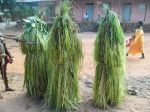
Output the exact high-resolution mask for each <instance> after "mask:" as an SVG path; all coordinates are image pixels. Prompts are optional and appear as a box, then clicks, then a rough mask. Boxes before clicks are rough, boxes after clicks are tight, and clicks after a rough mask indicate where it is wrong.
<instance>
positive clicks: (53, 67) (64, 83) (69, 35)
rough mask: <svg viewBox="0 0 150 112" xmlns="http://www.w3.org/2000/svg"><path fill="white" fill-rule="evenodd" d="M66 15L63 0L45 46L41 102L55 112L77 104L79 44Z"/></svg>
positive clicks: (67, 9)
mask: <svg viewBox="0 0 150 112" xmlns="http://www.w3.org/2000/svg"><path fill="white" fill-rule="evenodd" d="M70 14H71V3H70V2H69V1H66V0H65V1H64V2H62V3H61V5H60V9H59V14H58V16H57V17H56V18H55V20H54V23H53V26H52V28H51V32H50V37H49V41H48V47H47V54H48V59H49V60H48V70H49V71H48V73H49V74H48V75H49V79H48V86H47V91H46V95H45V101H46V103H47V104H48V106H49V107H50V108H51V109H54V110H56V111H57V112H58V111H60V112H67V111H72V110H74V109H76V106H77V104H78V102H79V87H78V73H79V69H80V67H81V66H80V65H81V59H82V56H83V55H82V44H81V41H80V39H79V38H78V37H77V34H76V32H77V25H76V24H75V23H74V21H73V20H72V18H71V16H70Z"/></svg>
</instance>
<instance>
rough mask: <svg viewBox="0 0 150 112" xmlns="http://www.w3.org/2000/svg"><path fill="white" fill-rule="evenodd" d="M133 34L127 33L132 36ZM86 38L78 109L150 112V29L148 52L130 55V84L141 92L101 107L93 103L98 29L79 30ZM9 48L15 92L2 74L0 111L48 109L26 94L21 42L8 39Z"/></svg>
mask: <svg viewBox="0 0 150 112" xmlns="http://www.w3.org/2000/svg"><path fill="white" fill-rule="evenodd" d="M4 33H5V34H17V35H21V32H16V31H5V32H4ZM130 35H131V34H126V38H129V37H130ZM79 37H80V38H81V39H82V42H83V49H84V61H83V67H82V70H81V73H80V76H79V81H80V93H81V98H82V100H81V104H80V105H79V110H78V112H110V111H111V112H150V53H149V51H150V47H149V45H150V38H149V37H150V33H146V34H145V56H146V58H145V59H144V60H141V59H139V56H128V57H127V86H130V87H135V88H136V89H137V90H138V95H136V96H131V95H126V98H125V101H124V102H123V104H122V105H120V107H115V108H110V109H108V110H105V111H104V110H100V109H97V108H96V107H94V105H93V101H92V88H91V84H90V83H92V82H93V79H94V70H95V65H94V60H93V48H94V40H95V37H96V33H92V32H85V33H80V34H79ZM6 43H7V46H8V48H9V51H10V52H11V54H12V55H13V56H14V63H13V64H9V65H8V70H7V72H8V76H9V85H10V86H11V87H12V88H13V89H15V90H16V91H14V92H4V84H3V81H2V79H1V77H0V92H2V96H3V97H4V98H3V99H2V100H0V112H48V110H47V109H44V108H42V107H41V106H40V105H39V104H38V102H35V101H33V100H32V99H30V98H29V97H28V96H27V95H26V91H25V89H23V78H24V75H23V73H24V66H23V65H24V58H25V56H24V55H22V54H21V51H20V50H19V46H18V43H16V42H14V41H12V40H6Z"/></svg>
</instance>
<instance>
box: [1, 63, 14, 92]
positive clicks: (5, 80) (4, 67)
mask: <svg viewBox="0 0 150 112" xmlns="http://www.w3.org/2000/svg"><path fill="white" fill-rule="evenodd" d="M6 67H7V64H5V65H2V67H1V68H2V73H3V80H4V84H5V91H14V90H13V89H11V88H9V86H8V79H7V74H6Z"/></svg>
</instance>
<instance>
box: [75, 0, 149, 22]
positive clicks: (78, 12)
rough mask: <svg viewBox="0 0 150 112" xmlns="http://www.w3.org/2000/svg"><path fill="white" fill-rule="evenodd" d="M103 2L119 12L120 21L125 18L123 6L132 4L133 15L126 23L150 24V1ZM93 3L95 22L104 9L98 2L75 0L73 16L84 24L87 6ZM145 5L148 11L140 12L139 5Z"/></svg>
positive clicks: (103, 0) (118, 0)
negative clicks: (140, 22) (142, 22)
mask: <svg viewBox="0 0 150 112" xmlns="http://www.w3.org/2000/svg"><path fill="white" fill-rule="evenodd" d="M101 1H102V2H109V3H110V4H111V8H112V10H114V11H115V12H117V14H118V16H119V19H120V20H121V21H122V19H123V18H122V17H123V4H124V3H131V14H130V21H126V22H129V23H130V22H131V23H133V22H137V21H145V23H150V0H101ZM87 3H93V6H94V10H93V21H96V20H97V19H98V14H99V13H101V14H102V8H99V7H98V4H97V0H75V1H74V7H73V15H74V17H75V20H76V21H77V22H82V20H83V16H84V14H85V13H86V4H87ZM140 3H145V4H146V9H145V10H144V11H140V10H139V4H140Z"/></svg>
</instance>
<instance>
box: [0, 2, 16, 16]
mask: <svg viewBox="0 0 150 112" xmlns="http://www.w3.org/2000/svg"><path fill="white" fill-rule="evenodd" d="M15 7H16V0H1V2H0V10H2V11H3V10H5V9H7V10H9V11H10V13H11V12H12V11H13V9H14V8H15Z"/></svg>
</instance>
